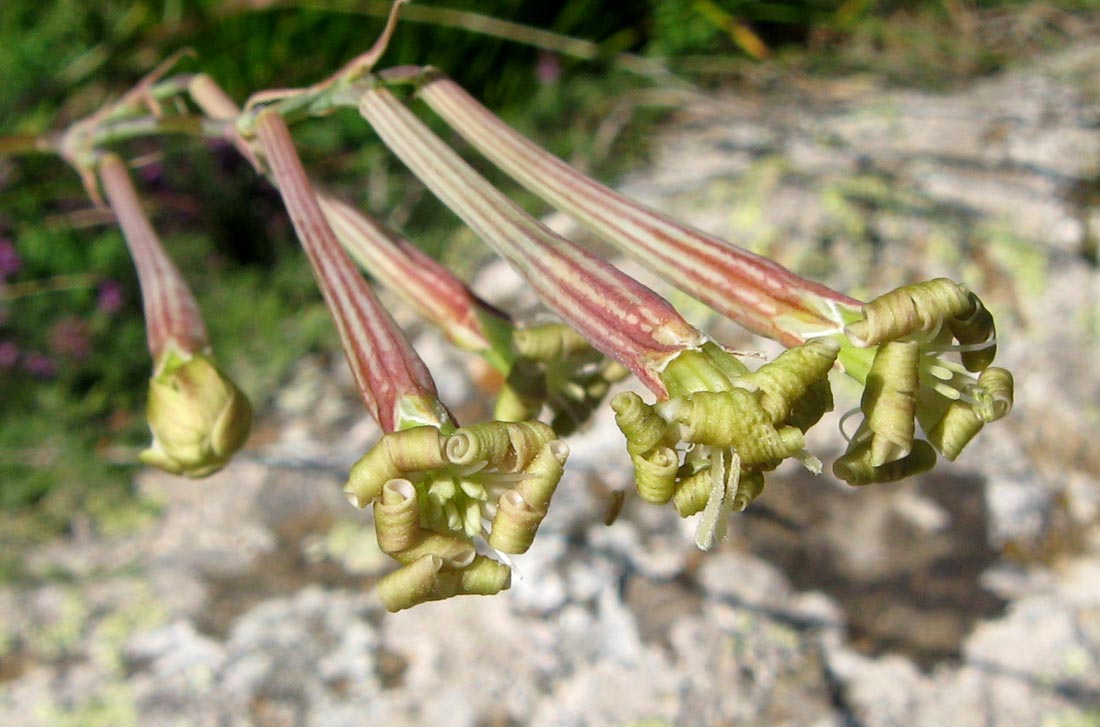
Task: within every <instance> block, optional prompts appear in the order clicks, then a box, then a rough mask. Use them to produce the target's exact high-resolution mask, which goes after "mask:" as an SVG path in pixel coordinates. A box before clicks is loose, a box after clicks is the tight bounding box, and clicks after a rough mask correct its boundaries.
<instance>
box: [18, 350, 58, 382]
mask: <svg viewBox="0 0 1100 727" xmlns="http://www.w3.org/2000/svg"><path fill="white" fill-rule="evenodd" d="M23 370H24V371H26V372H27V373H28V374H30V375H31V376H33V377H35V378H36V379H52V378H53V377H55V376H57V362H56V361H54V360H53V359H52V358H50V357H49V356H47V355H46V354H44V353H39V352H37V351H30V352H28V353H26V354H24V356H23Z"/></svg>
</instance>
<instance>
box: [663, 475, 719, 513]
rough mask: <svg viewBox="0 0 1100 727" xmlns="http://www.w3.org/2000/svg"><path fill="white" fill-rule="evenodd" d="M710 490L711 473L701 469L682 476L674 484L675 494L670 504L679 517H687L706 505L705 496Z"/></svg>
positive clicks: (700, 510)
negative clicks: (673, 506) (675, 484)
mask: <svg viewBox="0 0 1100 727" xmlns="http://www.w3.org/2000/svg"><path fill="white" fill-rule="evenodd" d="M710 491H711V473H710V471H709V470H702V471H699V472H696V473H695V474H692V475H689V476H687V477H684V478H683V479H681V480H680V482H679V483H678V484H677V486H676V494H675V495H673V497H672V504H673V505H675V507H676V512H678V513H680V517H688V516H689V515H694V514H695V513H697V512H702V511H703V508H704V507H706V506H707V498H709V497H710Z"/></svg>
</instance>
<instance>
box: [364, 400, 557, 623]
mask: <svg viewBox="0 0 1100 727" xmlns="http://www.w3.org/2000/svg"><path fill="white" fill-rule="evenodd" d="M568 452H569V450H568V447H566V445H565V443H564V442H562V441H561V440H559V439H557V435H555V434H554V432H553V430H552V429H551V428H550V427H548V426H547V425H545V424H541V423H539V422H500V421H495V422H487V423H484V424H477V425H474V426H470V427H462V428H459V429H457V430H455V431H453V432H451V433H445V432H444V431H442V430H440V429H438V428H436V427H433V426H421V427H412V428H409V429H403V430H399V431H396V432H391V433H389V434H386V435H384V436H383V437H382V439H381V440H380V441H379V443H378V444H377V445H375V447H374V448H373V449H371V451H370V452H368V453H367V454H366V455H364V456H363V458H362V459H360V460H359V462H357V463H356V464H355V466H354V467H352V470H351V475H350V478H349V480H348V484H347V486H346V487H345V488H344V491H345V493H347V495H348V499H349V500H350V501H351V502H352V504H354V505H356V506H357V507H366V506H367V505H368V504H371V505H373V508H374V516H375V530H376V534H377V537H378V544H379V546H380V547H381V548H382V550H383V551H384V552H386V553H388V554H389V555H390V556H391V557H393V558H394V559H395V560H397V561H398V562H399V563H401V564H402V567H401V568H400V569H399V570H398V571H396V572H395V573H393V574H391V575H389V576H387V577H386V578H385V579H383V582H381V583H380V584H379V594H380V595H381V597H382V601H383V604H384V605H385V606H386V608H388V609H389V610H391V611H396V610H400V609H401V608H408V607H409V606H412V605H415V604H416V603H420V602H423V601H426V600H434V599H438V598H447V597H449V596H453V595H462V594H485V595H487V594H489V593H495V592H497V591H500V590H503V589H504V588H507V587H508V584H509V582H510V581H509V577H510V576H508V573H509V571H508V568H507V566H505V565H503V564H501V563H498V562H496V561H494V560H492V559H488V558H485V557H484V556H479V555H477V554H476V548H475V544H474V543H475V539H476V538H478V537H482V536H484V537H485V540H486V541H487V543H488V545H489V547H491V548H493V549H495V550H496V551H498V552H500V553H507V554H520V553H524V552H526V551H527V549H528V548H530V546H531V543H532V542H533V541H534V538H535V535H536V534H537V532H538V528H539V525H540V524H541V523H542V521H543V519H544V518H545V517H546V514H547V510H548V508H549V506H550V500H551V497H552V496H553V494H554V490H555V489H556V487H557V484H558V481H559V480H560V479H561V475H562V471H563V467H564V464H565V459H566V457H567V456H568ZM485 523H489V525H488V527H487V526H486V524H485ZM471 569H472V570H471ZM502 569H503V570H502Z"/></svg>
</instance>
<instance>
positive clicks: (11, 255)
mask: <svg viewBox="0 0 1100 727" xmlns="http://www.w3.org/2000/svg"><path fill="white" fill-rule="evenodd" d="M22 268H23V258H21V257H19V252H18V251H17V250H16V249H15V245H13V244H12V241H11V240H9V239H7V238H6V237H0V279H2V278H7V277H10V276H12V275H15V274H16V273H18V272H19V271H20V270H21V269H22Z"/></svg>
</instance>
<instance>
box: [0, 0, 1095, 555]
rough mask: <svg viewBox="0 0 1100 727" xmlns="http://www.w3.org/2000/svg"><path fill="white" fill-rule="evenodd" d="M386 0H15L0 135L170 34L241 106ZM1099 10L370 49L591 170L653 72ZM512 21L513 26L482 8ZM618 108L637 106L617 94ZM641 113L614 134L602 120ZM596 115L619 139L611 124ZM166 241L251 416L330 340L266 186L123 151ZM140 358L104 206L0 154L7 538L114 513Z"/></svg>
mask: <svg viewBox="0 0 1100 727" xmlns="http://www.w3.org/2000/svg"><path fill="white" fill-rule="evenodd" d="M386 6H387V3H386V2H381V1H379V2H352V1H350V0H348V1H342V0H318V1H315V2H305V1H303V2H293V1H287V2H280V1H279V0H235V1H227V2H218V1H217V0H157V1H156V2H154V1H153V0H97V1H95V2H92V1H91V0H54V1H53V2H48V3H47V2H41V1H40V0H5V2H3V3H0V78H2V79H4V82H3V84H0V135H3V134H40V133H44V132H47V131H49V130H56V129H59V128H63V127H64V126H65V125H67V124H69V123H71V122H73V121H74V120H76V119H78V118H81V117H82V116H85V115H87V114H89V113H91V112H93V111H94V110H95V109H96V108H98V107H99V106H100V105H101V104H103V103H104V102H105V101H107V100H109V99H111V98H113V97H116V96H117V95H119V94H120V93H122V92H123V91H125V90H126V89H127V88H129V87H130V86H131V85H132V84H133V83H134V82H135V81H136V80H137V79H138V78H140V77H141V76H142V75H143V74H144V73H146V72H147V71H148V70H150V69H151V68H152V67H153V66H154V65H155V64H156V63H157V62H158V61H160V60H162V59H163V58H165V57H166V56H168V55H169V54H170V53H171V52H173V51H175V50H178V49H180V48H184V47H190V48H193V49H194V50H195V52H196V57H195V59H193V60H186V61H184V62H183V63H182V64H181V66H180V67H179V69H180V70H182V71H190V70H198V69H201V70H203V71H205V72H207V73H210V74H211V75H213V76H214V77H215V78H216V79H217V80H218V81H219V82H220V83H221V84H222V85H223V86H224V87H225V88H226V89H227V90H228V91H229V92H230V93H231V94H232V95H233V96H234V97H235V98H237V99H244V98H245V97H246V96H247V95H248V94H249V93H250V92H252V91H254V90H257V89H263V88H270V87H282V86H293V85H305V84H308V83H310V82H313V81H315V80H317V79H318V78H320V77H322V76H324V75H326V74H328V73H330V72H331V71H332V70H333V69H335V68H336V67H337V66H338V65H339V64H340V63H342V62H343V61H345V60H347V59H348V58H350V57H351V56H353V55H354V54H356V53H357V52H359V51H361V50H363V49H364V48H366V47H367V46H368V45H369V44H370V43H371V42H372V40H373V38H374V37H375V35H376V34H377V32H378V30H379V28H380V26H381V19H380V16H381V15H382V14H383V13H384V12H385V10H386ZM1096 6H1097V3H1096V2H1095V1H1094V0H1078V1H1077V2H1069V3H1023V2H1008V1H1005V0H987V1H977V2H975V1H973V0H971V1H969V2H967V1H966V0H929V1H928V2H916V1H913V2H871V0H846V1H843V2H835V1H830V0H787V1H784V2H768V3H761V2H747V1H746V0H622V1H620V2H614V3H608V2H597V0H566V1H565V2H561V3H545V2H541V1H538V0H511V1H506V0H479V1H477V2H475V1H474V0H465V1H461V0H455V1H453V2H444V1H442V0H439V1H433V2H427V1H421V2H416V3H414V4H413V5H411V6H409V9H408V12H407V13H406V14H405V16H406V20H405V22H404V23H403V25H402V27H401V29H400V31H399V32H398V34H397V36H396V38H395V40H394V42H393V44H392V45H391V50H390V52H389V53H387V55H386V57H385V59H384V64H386V65H391V64H399V63H418V64H434V65H437V66H440V67H442V68H444V69H446V70H447V71H448V72H449V73H451V74H452V75H453V76H455V77H457V78H458V80H459V81H460V82H462V83H463V84H464V85H465V86H466V87H467V88H468V89H470V90H471V91H473V92H474V93H475V94H476V95H478V96H479V97H481V98H482V99H484V100H485V101H486V102H487V103H488V104H489V105H490V106H492V107H494V108H497V109H498V110H500V111H501V112H502V113H503V115H504V116H505V117H506V118H508V119H509V120H510V121H511V122H512V123H513V124H515V125H517V126H519V127H520V128H522V129H524V130H526V131H527V132H529V133H531V134H533V135H535V136H536V137H537V138H539V139H541V140H543V141H544V142H545V143H547V144H549V145H550V146H551V148H552V149H553V150H554V151H556V152H557V153H559V154H562V155H564V156H567V157H570V158H572V159H574V160H576V161H577V162H578V163H580V164H582V165H587V166H589V167H590V168H595V169H596V171H597V172H598V173H599V174H601V175H602V176H609V175H612V174H614V172H615V171H617V169H618V168H620V167H622V166H624V165H629V164H631V163H633V162H635V161H636V160H637V158H638V156H639V155H643V154H644V153H645V146H644V132H645V130H646V128H647V127H648V125H650V124H652V122H653V121H654V119H656V118H657V116H656V114H657V113H660V111H661V110H662V109H667V108H668V102H667V101H666V102H665V104H664V105H663V106H661V107H660V108H658V109H657V110H656V111H654V110H653V109H647V108H646V103H645V101H646V99H647V97H646V96H645V95H644V93H642V92H643V91H645V90H646V89H652V88H654V87H659V88H677V87H681V86H683V85H685V84H692V85H695V86H696V87H699V88H708V87H711V86H718V85H726V86H729V85H735V84H760V85H766V84H776V83H782V82H784V81H785V80H786V79H790V78H792V77H800V78H802V79H804V80H805V79H812V78H813V77H814V76H815V75H817V74H837V73H845V74H848V73H865V72H872V73H874V74H875V75H876V76H877V77H879V78H884V79H886V80H887V81H892V82H905V83H917V84H922V85H946V84H951V83H953V82H954V81H957V80H959V79H960V78H964V77H968V76H971V75H973V74H979V73H988V72H992V71H995V70H997V69H999V68H1001V67H1002V66H1003V65H1004V64H1006V63H1008V62H1011V61H1012V60H1013V59H1014V58H1017V57H1019V56H1021V55H1025V54H1027V53H1030V52H1033V51H1035V50H1037V49H1041V48H1044V47H1050V46H1052V45H1055V44H1057V43H1058V42H1060V41H1061V39H1062V38H1064V36H1065V34H1066V33H1067V32H1070V30H1071V29H1072V26H1073V24H1074V23H1078V22H1082V17H1084V16H1085V14H1086V13H1087V12H1088V11H1089V10H1092V9H1095V8H1096ZM493 19H496V20H498V21H508V22H507V23H500V22H493ZM624 109H625V112H624ZM613 116H614V117H615V118H625V119H628V120H630V121H631V123H630V124H626V125H625V126H624V125H619V124H615V125H613V126H610V127H609V126H608V125H606V124H604V122H605V120H606V119H608V118H610V117H613ZM609 129H610V131H611V132H614V133H609ZM297 134H298V138H299V140H300V142H301V145H302V148H303V153H304V155H305V156H306V158H307V160H310V161H311V162H312V163H313V167H314V168H315V169H316V170H317V171H318V172H319V173H320V174H321V176H323V177H325V178H326V179H328V180H329V182H330V183H332V184H334V185H336V186H338V187H340V188H342V189H343V190H345V191H346V192H347V194H348V196H350V197H352V198H355V199H359V200H360V201H362V202H364V204H366V205H368V206H369V207H371V208H372V209H373V210H374V211H375V212H376V213H378V214H379V215H380V216H383V217H386V218H388V219H389V220H390V221H392V222H395V223H396V224H398V225H399V226H401V227H403V228H404V229H405V230H406V231H407V232H409V233H410V234H411V235H412V236H413V237H414V239H416V240H418V241H419V242H420V243H421V244H423V245H424V246H425V247H426V249H428V250H430V251H431V252H433V253H434V254H438V255H443V256H447V255H448V254H451V255H452V256H453V257H457V256H454V255H453V251H454V249H455V247H456V246H457V245H460V244H465V243H462V242H461V236H457V237H456V229H457V226H456V225H455V224H454V221H453V219H452V218H450V217H449V216H448V215H446V214H444V213H443V212H441V210H440V208H439V207H437V206H435V205H433V204H432V201H431V200H430V199H429V198H427V197H426V196H425V195H423V194H422V193H421V191H420V188H419V186H418V185H416V184H415V183H413V182H411V181H410V180H409V179H407V178H406V177H404V176H403V174H402V172H401V170H400V169H399V168H398V166H397V164H396V163H394V162H393V161H392V160H390V159H389V158H388V157H387V155H386V154H385V152H384V150H383V149H381V148H380V147H379V146H378V145H377V144H376V143H375V142H374V141H373V140H372V138H371V134H370V132H369V130H368V129H367V128H366V126H365V125H364V124H362V123H361V122H360V121H359V120H358V119H357V117H355V116H354V115H350V116H335V117H332V118H330V119H326V120H324V121H323V122H313V123H310V124H308V125H306V126H304V127H303V128H302V129H300V131H298V132H297ZM125 151H126V152H127V154H128V155H129V156H130V157H131V158H139V159H141V160H142V164H141V167H140V170H139V181H140V183H141V191H142V193H143V194H144V196H145V197H146V199H147V201H148V203H149V205H150V209H151V210H152V214H153V216H154V219H155V222H156V224H157V226H158V229H159V230H160V232H161V233H162V235H163V237H164V239H165V242H166V245H167V246H168V247H169V249H170V250H171V252H172V254H173V255H174V256H175V257H176V259H177V260H178V261H179V263H180V266H181V268H182V269H183V270H184V271H185V274H186V275H187V276H188V277H189V279H190V280H191V282H192V284H193V286H194V288H195V290H196V293H197V295H198V297H199V298H200V302H201V303H202V304H203V305H204V308H205V309H206V310H207V311H208V312H209V313H208V323H209V326H210V328H211V333H212V335H213V338H214V341H215V345H216V347H217V350H218V355H219V359H220V360H221V361H223V362H224V364H225V365H226V367H227V368H228V369H229V370H230V371H231V372H232V373H233V375H234V377H235V378H237V380H238V381H240V382H241V383H242V384H243V386H244V388H245V389H246V390H247V392H248V393H249V394H250V395H251V397H252V398H253V400H254V401H255V402H256V404H257V408H258V409H259V410H260V411H261V412H262V411H263V406H264V403H265V400H266V397H267V396H268V395H269V394H270V393H271V392H272V391H274V390H275V389H276V388H277V386H278V384H279V382H280V380H281V379H282V377H283V376H284V375H285V373H286V371H287V369H288V367H289V365H290V364H291V363H292V362H294V361H295V360H296V359H298V358H299V357H300V356H301V355H303V353H305V352H307V351H311V350H316V351H333V350H335V336H334V333H333V331H332V329H331V326H330V325H329V324H328V322H327V319H326V317H325V315H324V311H323V309H322V305H321V302H320V297H319V294H318V293H317V292H316V290H315V289H314V287H313V284H312V280H311V278H310V274H309V271H308V267H307V266H306V265H304V264H303V262H302V258H301V256H300V254H299V252H298V250H297V245H296V243H295V241H294V240H293V238H292V237H291V235H290V234H289V228H288V225H287V223H286V221H285V218H284V216H283V214H282V212H281V209H280V205H279V204H278V200H277V199H276V198H275V197H274V196H273V194H272V192H271V190H270V189H269V188H267V187H266V186H265V185H264V184H263V183H262V182H259V181H257V180H256V179H255V178H254V177H253V175H252V174H251V172H250V170H248V169H247V167H245V166H244V165H243V164H242V163H240V161H239V160H237V159H236V158H235V157H234V155H233V154H232V153H231V151H230V150H229V149H227V148H225V147H224V146H221V145H218V144H197V143H196V142H194V141H190V140H179V139H162V140H151V141H147V142H142V143H138V144H133V145H131V146H129V147H127V148H126V149H125ZM148 372H149V359H148V354H147V353H146V351H145V347H144V332H143V327H142V322H141V312H140V300H139V294H138V288H137V282H136V279H135V277H134V273H133V269H132V266H131V264H130V262H129V260H128V258H127V255H126V251H125V246H124V245H123V242H122V239H121V237H120V235H119V234H118V232H117V231H116V230H115V228H114V226H113V224H112V223H111V220H110V219H109V218H108V217H106V216H105V215H104V214H102V213H100V212H98V211H96V210H93V209H92V208H91V206H90V204H89V202H88V200H87V199H86V198H85V195H84V193H83V190H82V189H81V187H80V185H79V183H78V181H77V179H76V177H75V175H74V174H73V173H72V172H71V171H70V170H69V169H67V168H66V167H65V166H64V165H63V164H62V163H61V162H60V161H58V160H56V159H52V158H45V157H37V158H34V157H20V158H3V157H0V513H2V515H0V532H3V533H4V535H3V536H0V538H2V539H3V542H2V543H0V546H3V547H2V548H0V549H2V551H3V552H5V553H10V554H14V553H15V552H16V551H15V550H13V549H11V548H10V547H9V546H10V545H12V544H16V543H18V542H27V541H29V540H31V539H34V538H41V537H47V536H49V535H50V534H52V533H56V532H58V531H59V530H62V529H64V528H66V527H70V526H71V525H72V523H73V515H74V513H78V512H79V513H85V514H90V515H91V518H92V522H94V524H95V525H96V526H97V527H104V528H107V527H115V526H124V525H125V524H126V523H127V522H129V521H130V520H131V519H132V516H133V515H135V514H140V513H141V512H142V507H143V506H142V504H141V503H139V502H137V501H136V500H134V499H133V498H130V497H128V496H127V492H128V488H129V486H130V484H129V483H130V481H131V479H132V474H133V464H132V463H133V461H134V455H135V454H136V452H137V449H138V448H139V447H140V446H141V445H142V444H144V442H145V440H146V438H147V432H146V430H145V426H144V422H143V416H142V408H143V405H144V396H145V386H146V379H147V377H148Z"/></svg>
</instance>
